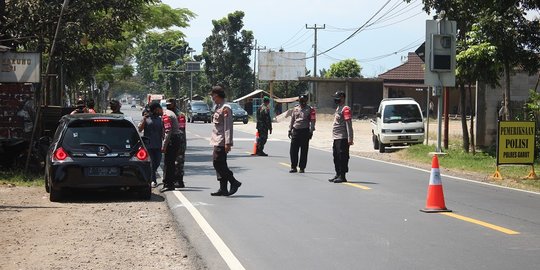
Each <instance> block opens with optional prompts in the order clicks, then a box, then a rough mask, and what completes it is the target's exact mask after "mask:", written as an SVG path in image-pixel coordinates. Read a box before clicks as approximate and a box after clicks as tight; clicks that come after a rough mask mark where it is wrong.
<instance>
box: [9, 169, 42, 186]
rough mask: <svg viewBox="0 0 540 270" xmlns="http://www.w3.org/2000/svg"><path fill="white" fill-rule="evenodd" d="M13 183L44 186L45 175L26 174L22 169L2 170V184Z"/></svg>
mask: <svg viewBox="0 0 540 270" xmlns="http://www.w3.org/2000/svg"><path fill="white" fill-rule="evenodd" d="M8 184H12V185H15V186H25V187H39V186H44V185H45V181H44V180H43V175H35V174H34V175H32V174H30V175H28V177H27V176H25V175H24V174H23V172H21V171H0V185H8Z"/></svg>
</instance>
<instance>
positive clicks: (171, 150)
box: [161, 109, 184, 191]
mask: <svg viewBox="0 0 540 270" xmlns="http://www.w3.org/2000/svg"><path fill="white" fill-rule="evenodd" d="M162 121H163V129H164V130H165V138H164V139H163V146H162V150H161V151H162V152H163V153H165V157H164V162H163V163H164V165H165V166H164V170H163V171H164V174H165V175H164V177H163V189H162V190H161V191H168V190H174V188H175V182H177V184H176V187H178V188H183V187H184V181H183V179H180V178H179V177H178V175H177V174H176V166H175V165H176V164H175V163H176V157H177V156H178V151H179V150H180V143H181V140H182V135H183V134H182V131H181V130H180V128H179V127H178V118H177V117H176V114H175V113H174V112H173V111H171V110H168V109H164V110H163V115H162Z"/></svg>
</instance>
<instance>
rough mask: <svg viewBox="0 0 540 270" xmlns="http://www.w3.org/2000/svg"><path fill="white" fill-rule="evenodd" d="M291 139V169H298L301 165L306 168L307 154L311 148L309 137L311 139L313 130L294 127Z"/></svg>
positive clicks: (301, 167)
mask: <svg viewBox="0 0 540 270" xmlns="http://www.w3.org/2000/svg"><path fill="white" fill-rule="evenodd" d="M292 133H293V134H292V139H291V149H290V156H291V169H296V167H297V166H300V169H302V170H303V169H305V168H306V164H307V155H308V149H309V139H311V138H310V137H311V132H310V131H309V128H302V129H293V130H292ZM298 150H300V164H298Z"/></svg>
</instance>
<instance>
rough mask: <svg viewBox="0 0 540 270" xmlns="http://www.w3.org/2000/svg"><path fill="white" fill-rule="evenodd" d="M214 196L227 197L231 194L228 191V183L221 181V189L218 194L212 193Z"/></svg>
mask: <svg viewBox="0 0 540 270" xmlns="http://www.w3.org/2000/svg"><path fill="white" fill-rule="evenodd" d="M210 195H212V196H227V195H229V192H228V191H227V181H219V189H218V191H216V192H213V193H210Z"/></svg>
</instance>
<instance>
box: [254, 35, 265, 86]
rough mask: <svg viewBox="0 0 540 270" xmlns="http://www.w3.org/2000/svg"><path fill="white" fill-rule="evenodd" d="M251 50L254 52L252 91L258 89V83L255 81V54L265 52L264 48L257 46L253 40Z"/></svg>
mask: <svg viewBox="0 0 540 270" xmlns="http://www.w3.org/2000/svg"><path fill="white" fill-rule="evenodd" d="M253 50H254V51H255V53H254V56H253V88H255V89H253V90H257V88H258V87H259V86H258V81H257V73H256V70H257V54H258V53H259V51H261V50H266V46H257V40H255V46H253Z"/></svg>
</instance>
